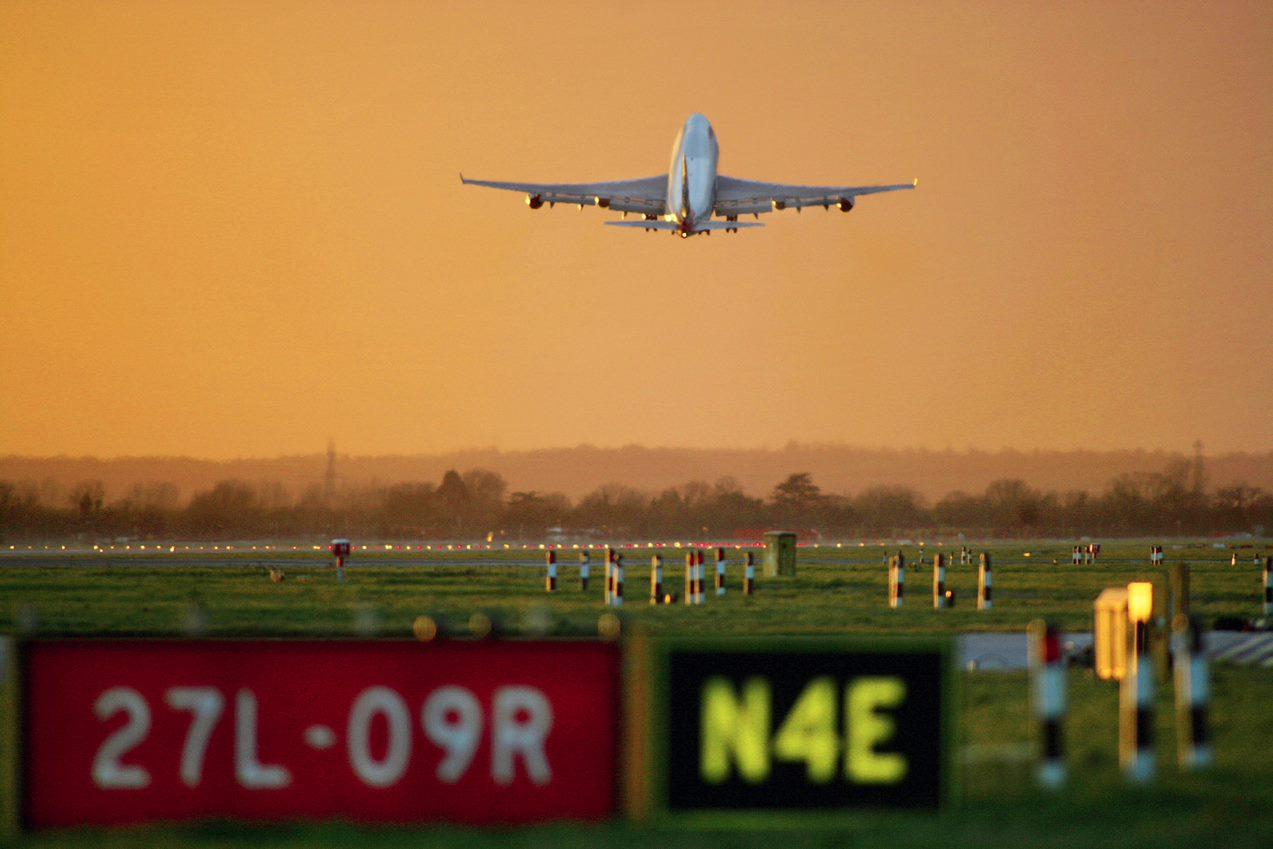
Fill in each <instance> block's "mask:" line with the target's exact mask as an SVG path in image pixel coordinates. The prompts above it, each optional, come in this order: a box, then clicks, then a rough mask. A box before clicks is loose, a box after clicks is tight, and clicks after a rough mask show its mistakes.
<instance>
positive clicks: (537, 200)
mask: <svg viewBox="0 0 1273 849" xmlns="http://www.w3.org/2000/svg"><path fill="white" fill-rule="evenodd" d="M526 205H527V206H529V207H530V208H531V209H539V208H540V207H541V206H543V205H544V198H543V196H542V195H526Z"/></svg>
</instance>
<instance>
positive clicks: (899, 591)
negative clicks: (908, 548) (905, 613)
mask: <svg viewBox="0 0 1273 849" xmlns="http://www.w3.org/2000/svg"><path fill="white" fill-rule="evenodd" d="M905 595H906V557H905V556H904V555H903V554H902V553H901V552H900V551H899V552H898V553H897V554H894V555H893V556H892V557H890V558H889V560H888V606H889V607H891V608H893V609H894V610H896V609H898V608H900V607H901V606H902V602H903V601H904V600H905Z"/></svg>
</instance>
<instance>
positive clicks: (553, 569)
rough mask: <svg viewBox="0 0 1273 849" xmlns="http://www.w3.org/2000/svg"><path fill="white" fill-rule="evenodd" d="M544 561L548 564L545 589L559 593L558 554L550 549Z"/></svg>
mask: <svg viewBox="0 0 1273 849" xmlns="http://www.w3.org/2000/svg"><path fill="white" fill-rule="evenodd" d="M544 559H545V560H546V561H547V562H548V577H547V579H546V580H545V581H544V589H545V590H546V591H548V592H550V593H555V592H557V552H556V551H555V550H554V549H551V548H550V549H548V553H547V554H546V555H545V556H544Z"/></svg>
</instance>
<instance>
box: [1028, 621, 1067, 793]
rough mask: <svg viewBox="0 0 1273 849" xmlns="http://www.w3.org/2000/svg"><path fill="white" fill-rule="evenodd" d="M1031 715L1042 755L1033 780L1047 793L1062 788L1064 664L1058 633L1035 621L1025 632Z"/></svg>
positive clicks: (1063, 773)
mask: <svg viewBox="0 0 1273 849" xmlns="http://www.w3.org/2000/svg"><path fill="white" fill-rule="evenodd" d="M1027 635H1028V636H1029V640H1030V681H1031V684H1032V688H1031V689H1032V692H1033V699H1032V702H1033V704H1034V715H1035V718H1036V719H1037V720H1038V722H1039V736H1040V740H1041V752H1040V758H1039V764H1038V768H1037V770H1036V773H1035V777H1036V779H1037V780H1038V782H1039V784H1040V785H1041V786H1043V787H1046V788H1047V789H1049V790H1057V789H1059V788H1061V787H1064V786H1065V781H1066V769H1065V737H1064V722H1065V663H1064V662H1063V660H1062V658H1061V632H1060V630H1058V629H1057V627H1056V626H1055V625H1052V624H1049V623H1047V622H1044V621H1043V620H1042V619H1036V620H1034V621H1033V622H1031V623H1030V626H1029V628H1028V629H1027Z"/></svg>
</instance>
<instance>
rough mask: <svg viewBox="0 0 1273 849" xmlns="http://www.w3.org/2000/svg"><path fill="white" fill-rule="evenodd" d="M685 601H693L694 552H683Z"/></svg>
mask: <svg viewBox="0 0 1273 849" xmlns="http://www.w3.org/2000/svg"><path fill="white" fill-rule="evenodd" d="M685 603H686V604H693V603H694V552H692V551H687V552H685Z"/></svg>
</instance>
